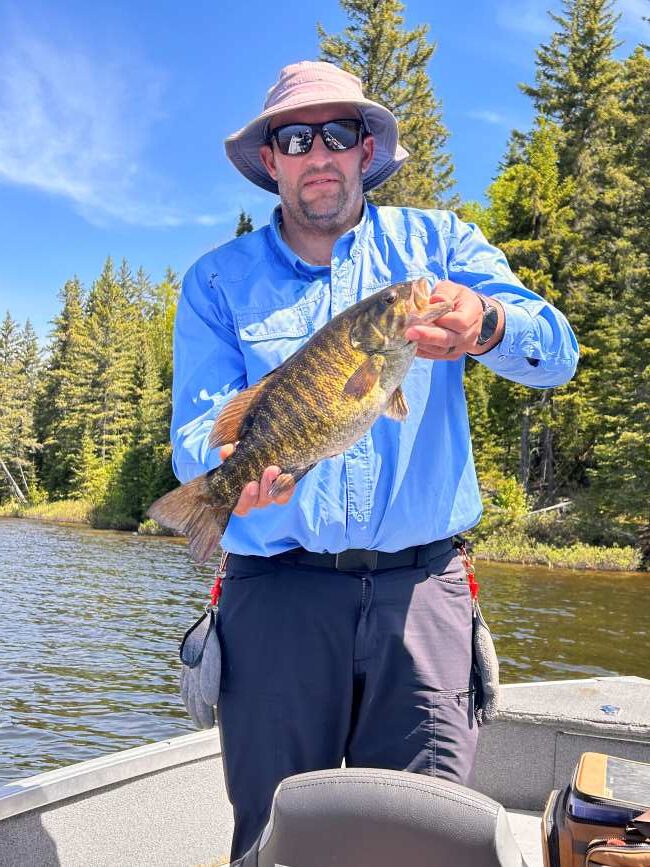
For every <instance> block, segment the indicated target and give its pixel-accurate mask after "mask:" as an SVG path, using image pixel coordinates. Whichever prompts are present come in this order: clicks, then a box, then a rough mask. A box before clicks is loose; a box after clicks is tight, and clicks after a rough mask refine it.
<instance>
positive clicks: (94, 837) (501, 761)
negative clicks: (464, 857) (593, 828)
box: [0, 676, 650, 867]
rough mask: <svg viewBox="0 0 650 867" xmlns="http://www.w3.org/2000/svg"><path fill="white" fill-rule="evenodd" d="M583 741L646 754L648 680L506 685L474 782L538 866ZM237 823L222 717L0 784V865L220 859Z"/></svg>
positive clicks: (649, 741) (90, 866)
mask: <svg viewBox="0 0 650 867" xmlns="http://www.w3.org/2000/svg"><path fill="white" fill-rule="evenodd" d="M585 751H594V752H603V753H608V754H610V755H615V756H620V757H621V758H626V759H632V760H636V761H646V762H648V761H650V679H646V678H642V677H632V676H619V677H593V678H586V679H577V680H562V681H538V682H532V683H524V684H510V685H506V686H503V687H502V688H501V701H500V710H499V715H498V718H497V720H496V721H495V722H493V723H492V724H491V725H489V726H485V727H484V728H483V729H482V730H481V737H480V739H479V749H478V754H477V760H476V768H475V781H474V788H475V790H476V791H478V792H480V793H482V794H483V795H485V796H488V797H489V798H492V799H494V801H496V802H498V804H501V805H503V807H505V809H506V811H507V818H508V824H509V826H510V829H511V830H512V833H513V835H514V839H515V841H516V844H517V846H518V847H519V849H520V851H521V853H522V861H521V863H522V864H525V865H528V867H542V851H541V830H540V817H541V813H542V810H543V808H544V805H545V802H546V800H547V798H548V795H549V793H550V792H551V790H553V789H555V788H560V787H562V786H564V785H566V784H567V783H569V782H570V779H571V776H572V773H573V769H574V767H575V765H576V763H577V761H578V758H579V757H580V755H581V754H582V753H583V752H585ZM355 772H359V773H362V772H361V771H359V769H350V771H349V773H350V774H352V773H355ZM341 773H343V774H345V773H346V772H345V770H343V771H342V772H341ZM393 773H401V772H393ZM407 776H409V777H416V775H413V774H409V775H407ZM418 779H421V778H418ZM424 779H426V780H430V779H431V778H424ZM231 834H232V816H231V811H230V804H229V802H228V798H227V794H226V790H225V785H224V780H223V772H222V767H221V747H220V743H219V734H218V730H217V729H216V728H215V729H210V730H207V731H200V732H196V733H193V734H189V735H183V736H180V737H174V738H170V739H168V740H165V741H160V742H158V743H152V744H147V745H144V746H141V747H136V748H134V749H128V750H123V751H121V752H116V753H112V754H108V755H104V756H100V757H99V758H96V759H92V760H90V761H85V762H80V763H78V764H74V765H70V766H68V767H64V768H60V769H58V770H54V771H49V772H47V773H43V774H38V775H36V776H32V777H28V778H25V779H20V780H16V781H15V782H11V783H8V784H6V785H4V786H2V787H0V865H2V867H32V865H33V867H109V865H110V867H149V865H151V867H154V865H155V867H216V865H222V864H223V865H225V864H228V863H229V859H228V853H229V849H230V838H231ZM431 863H432V865H435V864H437V862H435V861H432V862H431ZM291 867H309V865H308V864H301V865H291ZM359 867H364V865H362V864H359ZM369 867H370V865H369Z"/></svg>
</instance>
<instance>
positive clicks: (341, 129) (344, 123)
mask: <svg viewBox="0 0 650 867" xmlns="http://www.w3.org/2000/svg"><path fill="white" fill-rule="evenodd" d="M362 132H365V129H364V126H363V122H362V121H360V120H356V119H353V118H349V119H345V120H328V121H327V123H287V124H285V125H284V126H278V127H276V128H275V129H272V130H271V131H270V132H269V134H268V137H267V144H271V140H272V139H275V140H276V142H277V145H278V150H279V151H280V153H281V154H284V155H285V156H302V155H303V154H308V153H309V151H310V150H311V147H312V145H313V144H314V138H315V137H316V133H320V137H321V138H322V139H323V142H324V143H325V147H327V148H328V149H329V150H331V151H348V150H350V148H353V147H356V146H357V145H358V144H359V138H360V137H361V133H362Z"/></svg>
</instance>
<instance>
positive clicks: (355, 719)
mask: <svg viewBox="0 0 650 867" xmlns="http://www.w3.org/2000/svg"><path fill="white" fill-rule="evenodd" d="M226 152H227V154H228V156H229V157H230V159H231V160H232V162H233V163H234V165H235V166H236V167H237V168H238V169H239V170H240V171H241V172H242V173H243V174H244V175H245V176H246V177H247V178H249V179H250V180H251V181H253V183H255V184H257V185H258V186H260V187H262V188H264V189H266V190H270V191H273V192H279V195H280V206H279V207H278V208H276V209H275V211H274V213H273V216H272V219H271V223H270V225H268V226H265V227H264V228H263V229H261V230H259V231H257V232H254V233H252V234H250V235H245V236H243V237H241V238H238V239H236V240H234V241H232V242H230V243H228V244H225V245H224V246H222V247H220V248H218V249H217V250H213V251H211V252H210V253H208V254H206V255H205V256H203V257H202V258H201V259H199V261H198V262H197V263H196V264H195V265H194V266H193V267H192V268H191V269H190V270H189V272H188V274H187V275H186V277H185V280H184V283H183V292H182V295H181V299H180V302H179V307H178V315H177V320H176V332H175V347H174V364H175V374H174V416H173V422H172V437H173V445H174V468H175V471H176V474H177V476H178V478H179V479H180V480H181V481H184V482H185V481H189V480H190V479H191V478H193V477H194V476H196V475H198V474H200V473H203V472H205V471H206V469H209V468H211V467H213V466H215V465H216V464H217V463H218V462H219V461H220V460H221V459H224V458H226V457H227V456H228V455H229V454H230V453H231V452H232V449H233V448H234V445H235V444H231V445H230V446H227V447H225V448H224V449H222V451H221V454H216V453H215V452H214V451H211V450H210V449H209V447H208V444H207V441H208V434H209V432H210V430H211V428H212V425H213V423H214V420H215V418H216V416H217V415H218V414H219V412H220V411H221V409H222V408H223V407H224V405H225V404H226V402H227V401H228V400H229V399H230V398H231V397H232V396H233V395H234V394H235V393H237V392H238V391H241V390H242V389H244V388H246V387H247V386H249V385H251V384H253V383H254V382H256V381H257V380H259V379H260V377H262V376H263V375H264V374H266V373H268V372H269V371H270V370H272V369H274V368H275V367H277V366H278V364H280V363H281V362H282V361H283V360H284V359H285V358H287V357H288V356H289V355H291V354H292V353H293V352H295V351H296V350H297V349H298V348H299V347H300V346H301V345H302V344H303V343H304V342H305V341H306V340H307V339H308V338H309V336H310V335H311V334H313V333H314V331H315V330H316V329H318V328H319V327H321V326H322V325H324V324H325V322H327V321H328V320H329V319H330V318H331V317H333V316H334V315H336V314H337V313H338V312H340V311H341V310H343V309H345V308H346V307H348V306H349V305H351V304H353V303H355V302H356V301H358V300H360V299H361V298H363V297H366V296H367V295H369V294H371V293H373V292H375V291H377V290H378V289H379V288H380V287H383V286H388V285H390V284H391V283H395V282H399V281H402V280H406V279H411V278H416V277H422V276H424V277H426V278H427V279H428V280H429V281H430V283H431V286H432V298H433V299H434V300H435V299H438V298H447V299H449V300H451V301H452V302H453V310H452V312H450V313H448V314H447V315H445V316H444V317H442V318H440V319H439V320H438V321H437V322H436V323H435V324H434V325H428V326H417V327H412V328H411V329H410V332H409V334H408V336H409V337H410V338H411V339H413V340H416V341H417V342H418V356H419V357H418V358H416V359H415V361H414V363H413V365H412V367H411V369H410V371H409V373H408V375H407V377H406V380H405V382H404V386H403V390H404V393H405V395H406V398H407V401H408V404H409V406H410V412H409V416H408V418H407V419H406V420H405V421H404V422H403V423H398V422H396V421H393V420H391V419H387V418H381V419H380V420H379V421H378V422H376V424H375V425H373V427H372V429H371V430H370V431H369V432H368V433H367V434H366V435H365V436H364V437H362V439H361V440H360V441H359V442H358V443H357V444H356V445H355V446H354V447H353V448H351V449H349V450H348V451H347V452H345V454H344V455H341V456H339V457H336V458H333V459H330V460H327V461H323V462H321V463H320V464H318V465H317V466H316V467H315V468H314V469H313V470H312V471H311V472H309V473H308V474H307V475H306V476H305V478H304V479H302V480H301V481H300V483H299V485H298V486H297V489H293V490H291V491H289V492H288V493H286V494H284V495H283V496H282V497H278V498H277V499H276V500H275V501H272V500H271V498H270V496H269V487H270V485H271V483H272V481H273V480H274V479H275V478H276V477H277V475H278V474H279V472H280V468H279V467H269V468H267V469H266V470H265V471H264V473H263V475H262V478H261V479H251V480H250V482H249V483H248V484H247V485H246V486H245V488H244V490H243V491H242V494H241V498H240V500H239V503H238V505H237V507H236V509H235V514H234V515H233V516H232V517H231V519H230V521H229V523H228V527H227V529H226V532H225V534H224V536H223V540H222V544H223V547H224V550H226V551H228V552H230V557H229V563H228V569H227V574H226V580H225V581H224V589H223V596H222V600H221V606H220V614H219V621H218V629H219V637H220V641H221V644H222V654H223V665H222V683H221V693H220V697H219V725H220V733H221V740H222V747H223V759H224V770H225V777H226V784H227V788H228V793H229V797H230V800H231V802H232V804H233V807H234V813H235V834H234V839H233V848H232V858H233V860H234V859H235V858H237V857H239V856H241V855H242V854H243V853H244V852H245V851H246V850H247V849H248V848H249V846H250V845H251V844H252V843H253V842H254V840H255V838H256V836H257V835H258V834H259V832H260V830H261V829H262V827H263V825H264V823H265V821H266V819H267V818H268V813H269V807H270V804H271V799H272V796H273V791H274V789H275V787H276V786H277V784H278V783H279V781H280V780H281V779H283V778H284V777H286V776H288V775H290V774H294V773H299V772H302V771H307V770H314V769H318V768H328V767H338V766H340V765H341V762H342V760H343V759H345V762H346V765H347V766H361V767H386V768H397V769H404V770H409V771H414V772H419V773H425V774H437V775H440V776H443V777H446V778H448V779H451V780H455V781H457V782H460V783H466V782H467V781H468V780H469V778H470V773H471V769H472V765H473V761H474V754H475V748H476V738H477V726H476V722H475V719H474V713H473V683H472V674H471V662H472V651H471V630H472V623H471V601H470V595H469V590H468V586H467V580H466V575H465V570H464V568H463V565H462V562H461V560H460V558H459V556H458V554H457V551H456V550H455V548H454V547H453V543H452V537H453V536H454V535H455V534H457V533H461V532H463V531H465V530H467V529H469V528H470V527H472V526H474V525H475V524H476V523H477V522H478V520H479V518H480V514H481V503H480V498H479V493H478V486H477V482H476V475H475V471H474V465H473V460H472V452H471V445H470V438H469V425H468V419H467V410H466V405H465V398H464V393H463V382H462V380H463V366H464V363H463V359H464V356H465V354H468V353H469V354H472V355H474V356H476V357H477V358H478V359H479V360H480V361H481V362H482V363H483V364H486V365H487V366H488V367H490V368H491V369H492V370H494V371H496V372H497V373H499V374H501V375H503V376H505V377H507V378H509V379H513V380H515V381H517V382H521V383H524V384H529V385H531V386H534V387H538V388H546V387H549V386H555V385H561V384H562V383H564V382H566V381H567V380H568V379H569V378H570V377H571V376H572V374H573V372H574V370H575V366H576V362H577V344H576V341H575V338H574V336H573V334H572V332H571V329H570V327H569V326H568V324H567V322H566V320H565V319H564V317H563V316H562V314H561V313H559V312H558V311H557V310H554V309H553V308H552V307H551V306H550V305H549V304H547V303H546V302H544V301H543V300H542V299H541V298H539V297H538V296H537V295H535V294H534V293H532V292H530V291H528V290H527V289H525V288H524V287H523V286H522V285H521V283H520V282H519V281H518V280H517V278H516V277H515V276H514V275H513V274H512V272H511V271H510V269H509V267H508V264H507V262H506V261H505V258H504V256H503V254H502V253H501V252H500V251H499V250H497V249H495V248H494V247H491V246H490V245H489V244H488V243H487V242H486V240H485V238H484V237H483V236H482V234H481V232H480V231H479V230H478V229H477V228H476V227H475V226H473V225H471V224H465V223H463V222H461V221H460V220H459V219H458V218H457V217H456V216H455V215H454V214H452V213H450V212H446V211H422V210H416V209H409V208H379V209H378V208H375V207H373V206H371V205H369V204H368V203H367V202H366V201H365V199H364V195H363V194H364V192H367V191H368V190H371V189H373V188H374V187H376V186H378V185H379V184H380V183H382V181H385V180H386V179H387V178H389V177H390V176H391V175H392V174H394V173H395V172H396V171H398V170H399V168H400V166H401V165H402V163H403V162H404V160H405V159H406V158H407V156H408V154H407V153H406V151H405V150H404V149H403V148H402V147H400V145H399V144H398V132H397V123H396V121H395V118H394V117H393V115H392V114H391V113H390V112H389V111H388V110H387V109H385V108H384V107H383V106H381V105H378V104H377V103H374V102H372V101H370V100H367V99H365V98H364V97H363V94H362V90H361V83H360V81H359V80H358V79H357V78H355V77H354V76H352V75H350V74H348V73H346V72H343V71H342V70H340V69H338V68H336V67H335V66H333V65H331V64H327V63H311V62H305V63H298V64H294V65H292V66H288V67H286V68H285V69H283V70H282V71H281V73H280V78H279V81H278V82H277V83H276V84H275V85H274V86H273V87H272V88H271V90H270V91H269V93H268V96H267V100H266V103H265V108H264V111H263V112H262V113H261V114H260V115H259V117H257V118H255V119H254V120H253V121H251V123H249V124H248V125H247V126H245V127H244V128H243V129H242V130H240V131H239V132H237V133H235V134H234V135H231V136H230V137H229V138H228V139H227V140H226Z"/></svg>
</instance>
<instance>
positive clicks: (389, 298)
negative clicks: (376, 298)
mask: <svg viewBox="0 0 650 867" xmlns="http://www.w3.org/2000/svg"><path fill="white" fill-rule="evenodd" d="M398 298H399V293H398V292H396V291H395V289H389V290H388V292H386V293H385V294H384V298H383V300H384V303H385V304H394V303H395V302H396V301H397V299H398Z"/></svg>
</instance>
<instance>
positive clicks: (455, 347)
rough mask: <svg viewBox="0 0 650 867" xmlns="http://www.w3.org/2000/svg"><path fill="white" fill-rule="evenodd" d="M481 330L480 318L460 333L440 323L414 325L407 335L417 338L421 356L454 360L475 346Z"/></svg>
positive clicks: (413, 338)
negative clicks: (439, 324)
mask: <svg viewBox="0 0 650 867" xmlns="http://www.w3.org/2000/svg"><path fill="white" fill-rule="evenodd" d="M450 315H451V314H450ZM480 330H481V329H480V321H479V320H477V321H476V322H474V323H473V324H472V325H471V326H470V327H469V328H468V329H467V330H465V331H462V332H460V333H459V332H456V331H451V330H449V329H447V328H440V327H439V326H438V325H428V326H426V325H414V326H413V327H412V328H409V329H408V330H407V332H406V337H407V339H408V340H417V343H418V352H417V354H418V356H419V357H420V358H445V359H446V360H447V361H454V360H455V359H456V358H460V357H461V355H464V353H465V352H471V351H472V349H474V348H475V346H476V339H477V337H478V335H479V333H480Z"/></svg>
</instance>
